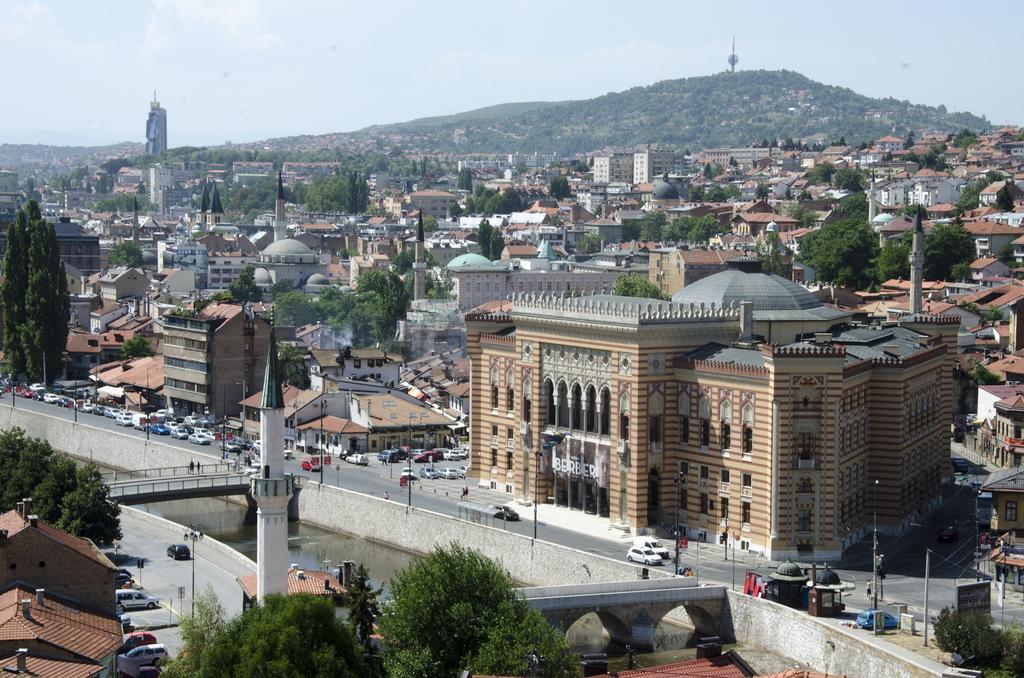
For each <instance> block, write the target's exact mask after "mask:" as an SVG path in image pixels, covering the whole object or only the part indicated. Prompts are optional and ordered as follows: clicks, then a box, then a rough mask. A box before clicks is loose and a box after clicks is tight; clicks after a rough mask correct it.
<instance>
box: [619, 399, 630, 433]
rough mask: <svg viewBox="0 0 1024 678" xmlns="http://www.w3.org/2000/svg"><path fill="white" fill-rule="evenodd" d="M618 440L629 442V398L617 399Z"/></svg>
mask: <svg viewBox="0 0 1024 678" xmlns="http://www.w3.org/2000/svg"><path fill="white" fill-rule="evenodd" d="M619 440H629V396H628V395H626V394H625V393H623V394H622V395H621V396H620V397H619Z"/></svg>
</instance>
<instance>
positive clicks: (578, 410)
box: [570, 384, 583, 430]
mask: <svg viewBox="0 0 1024 678" xmlns="http://www.w3.org/2000/svg"><path fill="white" fill-rule="evenodd" d="M570 427H571V428H574V429H576V430H579V429H581V428H583V389H582V388H581V387H580V385H579V384H573V385H572V423H571V426H570Z"/></svg>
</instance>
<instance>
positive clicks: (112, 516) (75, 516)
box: [56, 464, 121, 544]
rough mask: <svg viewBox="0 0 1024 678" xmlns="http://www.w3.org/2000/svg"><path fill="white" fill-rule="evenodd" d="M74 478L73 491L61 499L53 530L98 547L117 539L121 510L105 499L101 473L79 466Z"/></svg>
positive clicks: (104, 484) (119, 532)
mask: <svg viewBox="0 0 1024 678" xmlns="http://www.w3.org/2000/svg"><path fill="white" fill-rule="evenodd" d="M75 478H76V484H75V489H74V490H72V491H71V492H70V493H68V494H66V495H64V497H63V499H62V500H61V503H60V508H61V511H60V519H59V520H58V521H57V525H56V527H58V528H60V529H62V530H64V531H66V532H70V533H71V534H74V535H76V536H79V537H86V538H87V539H91V540H92V541H93V542H95V543H97V544H109V543H111V542H112V541H114V540H115V539H120V538H121V524H120V520H119V519H118V515H120V513H121V507H120V506H118V505H117V503H115V502H113V501H111V500H110V499H109V498H108V496H107V484H106V483H104V482H103V478H102V476H101V475H100V470H99V469H98V468H97V467H96V466H94V465H92V464H89V465H87V466H81V467H79V468H78V470H77V472H76V473H75Z"/></svg>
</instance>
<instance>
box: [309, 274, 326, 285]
mask: <svg viewBox="0 0 1024 678" xmlns="http://www.w3.org/2000/svg"><path fill="white" fill-rule="evenodd" d="M330 284H331V281H330V280H328V279H327V276H325V275H324V274H323V273H314V274H313V275H311V276H309V280H307V281H306V285H311V286H313V287H327V286H328V285H330Z"/></svg>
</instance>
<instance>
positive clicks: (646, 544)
mask: <svg viewBox="0 0 1024 678" xmlns="http://www.w3.org/2000/svg"><path fill="white" fill-rule="evenodd" d="M633 546H635V547H637V548H639V549H650V550H652V551H654V552H655V553H657V554H658V555H659V556H661V559H662V560H668V557H669V553H668V549H667V548H665V546H664V545H663V544H662V543H661V542H660V541H658V540H657V539H655V538H654V537H634V538H633Z"/></svg>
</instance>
